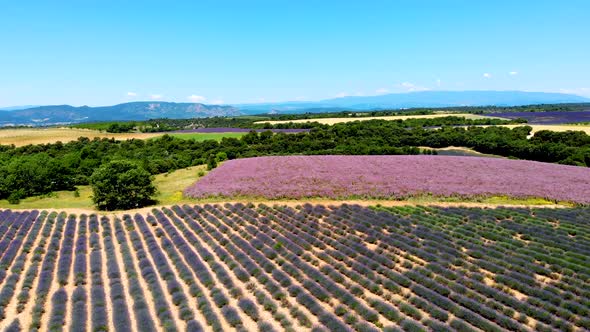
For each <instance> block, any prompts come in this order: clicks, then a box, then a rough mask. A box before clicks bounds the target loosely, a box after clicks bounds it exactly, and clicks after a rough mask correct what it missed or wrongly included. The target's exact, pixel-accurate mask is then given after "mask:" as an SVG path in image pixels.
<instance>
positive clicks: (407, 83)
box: [0, 0, 590, 107]
mask: <svg viewBox="0 0 590 332" xmlns="http://www.w3.org/2000/svg"><path fill="white" fill-rule="evenodd" d="M589 13H590V1H588V0H563V1H558V0H555V1H543V0H535V1H527V0H518V1H516V0H511V1H503V0H498V1H496V0H494V1H491V0H489V1H483V0H482V1H479V0H477V1H474V0H469V1H467V0H465V1H446V0H431V1H426V0H399V1H393V0H391V1H385V0H384V1H371V0H364V1H360V0H359V1H343V0H340V1H319V0H317V1H316V0H314V1H306V0H292V1H286V0H285V1H281V0H268V1H256V0H250V1H246V0H244V1H224V0H217V1H213V0H211V1H164V0H161V1H149V0H144V1H108V0H93V1H89V0H76V1H74V0H72V1H59V0H53V1H26V0H23V1H10V0H0V45H1V48H0V107H2V106H11V105H30V104H33V105H40V104H66V103H67V104H73V105H84V104H87V105H110V104H115V103H120V102H126V101H131V100H151V99H161V100H168V101H179V102H180V101H183V102H186V101H190V100H195V101H204V102H206V103H211V102H220V101H223V102H225V103H239V102H258V101H263V100H264V101H285V100H303V99H305V100H319V99H325V98H332V97H335V96H339V95H354V94H359V95H373V94H379V93H386V92H403V91H416V90H421V89H432V90H471V89H473V90H530V91H557V92H560V91H561V92H570V93H576V94H579V95H585V96H590V23H589V22H588V14H589Z"/></svg>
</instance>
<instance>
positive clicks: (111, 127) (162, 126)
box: [72, 114, 527, 133]
mask: <svg viewBox="0 0 590 332" xmlns="http://www.w3.org/2000/svg"><path fill="white" fill-rule="evenodd" d="M397 115H399V114H397ZM415 115H418V114H415ZM419 115H423V114H419ZM380 116H385V115H380ZM341 117H345V116H344V115H341ZM346 117H349V118H357V117H356V116H346ZM358 118H363V117H362V116H358ZM271 119H272V120H278V119H275V118H271V117H266V118H264V117H254V116H250V117H233V118H232V117H213V118H197V119H156V120H148V121H141V122H137V121H133V122H101V123H82V124H77V125H72V127H74V128H85V129H94V130H101V131H106V132H109V133H125V132H132V131H137V132H168V131H175V130H185V129H197V128H248V129H311V128H324V129H325V128H327V127H328V125H323V124H320V123H318V122H305V123H292V122H288V123H279V124H271V123H257V122H260V121H265V120H271ZM280 119H283V118H282V117H280ZM313 119H314V118H310V120H313ZM283 120H284V119H283ZM390 121H394V122H397V123H398V124H399V125H401V126H404V127H408V128H409V127H438V126H451V125H456V126H476V125H502V124H520V123H526V122H527V121H526V120H524V119H512V120H501V119H495V118H492V117H490V118H487V119H466V118H465V117H461V116H454V115H452V114H449V116H447V117H441V118H423V119H406V120H390Z"/></svg>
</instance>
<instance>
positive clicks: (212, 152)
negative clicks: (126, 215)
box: [0, 119, 590, 199]
mask: <svg viewBox="0 0 590 332" xmlns="http://www.w3.org/2000/svg"><path fill="white" fill-rule="evenodd" d="M432 120H434V119H432ZM531 129H532V128H531V127H529V126H522V127H517V128H514V129H509V128H505V127H494V126H491V127H468V128H466V127H450V126H443V127H442V128H441V129H438V130H431V129H425V128H422V127H408V123H405V122H398V121H383V120H370V121H358V122H351V123H341V124H336V125H332V126H322V127H318V128H314V129H312V130H311V131H310V132H308V133H300V134H288V135H287V134H273V133H271V132H270V131H266V132H262V133H256V132H250V133H248V134H246V135H245V136H243V137H241V138H240V139H237V138H223V139H222V140H221V141H220V142H216V141H213V140H208V141H202V142H198V141H195V140H185V139H179V138H174V137H171V136H168V135H164V136H163V137H161V138H155V139H150V140H138V139H133V140H126V141H115V140H114V139H98V138H97V139H94V140H90V139H88V138H80V139H78V141H74V142H70V143H59V142H58V143H55V144H44V145H28V146H23V147H14V146H0V198H7V197H12V198H13V199H18V198H23V197H28V196H33V195H40V194H45V193H48V192H51V191H56V190H73V189H74V187H75V186H76V185H85V184H88V179H89V177H90V176H91V175H92V173H93V172H94V171H95V170H96V169H97V168H98V167H100V166H101V165H102V164H104V163H106V162H109V161H111V160H117V159H124V160H129V161H132V162H134V163H137V164H139V165H141V166H142V167H143V168H145V169H146V170H147V171H148V172H149V173H151V174H158V173H165V172H169V171H173V170H176V169H180V168H185V167H189V166H193V165H199V164H205V163H209V164H211V163H212V161H213V160H219V159H220V158H221V160H223V159H235V158H245V157H254V156H262V155H291V154H303V155H320V154H351V155H361V154H365V155H380V154H418V153H419V149H418V147H419V146H426V147H431V148H441V147H448V146H464V147H469V148H473V149H475V150H476V151H479V152H482V153H489V154H496V155H501V156H506V157H513V158H520V159H530V160H537V161H545V162H553V163H563V164H570V165H579V166H590V136H588V135H586V134H585V133H584V132H563V133H557V132H549V131H541V132H538V133H537V134H535V136H534V137H533V138H531V139H527V137H528V136H529V134H530V132H531ZM428 152H430V151H427V153H428Z"/></svg>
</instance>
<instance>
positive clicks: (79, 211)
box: [10, 198, 572, 218]
mask: <svg viewBox="0 0 590 332" xmlns="http://www.w3.org/2000/svg"><path fill="white" fill-rule="evenodd" d="M225 203H229V204H236V203H242V204H248V203H253V204H256V205H258V204H266V205H268V206H273V205H286V206H290V207H295V206H297V205H303V204H307V203H309V204H322V205H326V206H330V205H333V206H341V205H343V204H348V205H360V206H365V207H366V206H376V205H381V206H385V207H396V206H431V207H467V208H488V209H494V208H498V207H508V208H531V209H532V208H551V209H566V208H571V207H572V206H569V205H563V204H542V205H534V204H511V203H480V202H445V201H431V200H425V201H420V200H418V199H417V200H405V201H400V200H376V199H366V200H365V199H351V200H334V199H321V198H318V199H301V200H265V199H207V200H194V201H190V202H179V203H178V204H172V205H155V206H148V207H144V208H140V209H133V210H125V211H97V210H93V209H80V208H63V209H43V210H44V211H48V212H57V213H60V212H66V213H68V214H72V213H73V214H76V215H80V214H88V215H90V214H96V215H99V216H108V217H118V218H122V217H123V215H125V214H129V215H134V214H135V213H140V214H143V215H147V214H148V213H149V212H151V211H152V210H153V209H163V208H171V207H172V206H174V205H181V204H188V205H191V206H193V205H204V204H225ZM10 210H12V211H21V212H22V211H30V210H31V209H13V208H11V209H10Z"/></svg>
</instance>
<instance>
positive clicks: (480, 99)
mask: <svg viewBox="0 0 590 332" xmlns="http://www.w3.org/2000/svg"><path fill="white" fill-rule="evenodd" d="M586 102H588V103H590V99H588V98H585V97H581V96H577V95H572V94H564V93H547V92H525V91H489V90H487V91H486V90H483V91H417V92H409V93H393V94H385V95H377V96H348V97H340V98H332V99H325V100H320V101H287V102H278V103H260V104H232V105H206V104H202V103H175V102H165V101H136V102H129V103H122V104H117V105H112V106H96V107H91V106H71V105H47V106H36V107H32V108H25V109H22V108H19V107H16V109H12V110H10V108H8V110H6V108H5V109H4V110H3V111H2V112H0V126H8V125H34V126H39V125H55V124H68V123H79V122H99V121H123V120H136V121H140V120H148V119H154V118H177V119H178V118H197V117H213V116H239V115H253V114H263V113H285V114H289V113H304V112H311V113H321V112H336V111H345V110H357V111H370V110H379V109H405V108H415V107H456V106H521V105H534V104H560V103H586Z"/></svg>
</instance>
